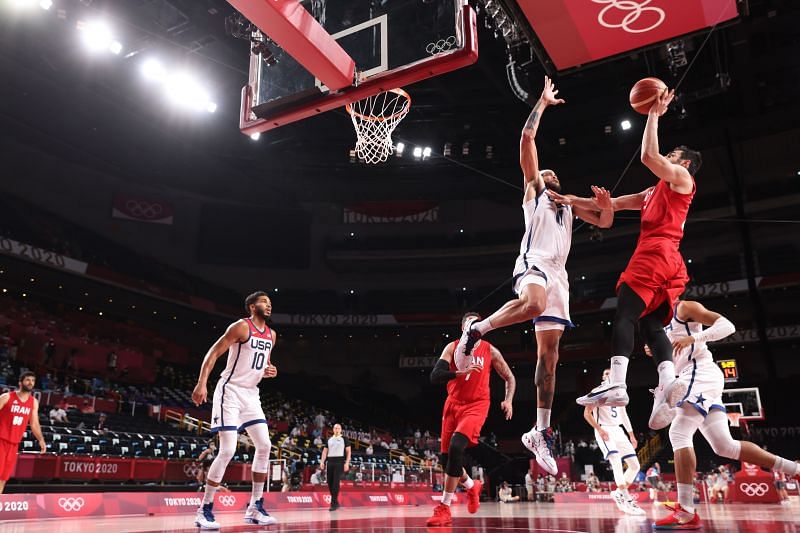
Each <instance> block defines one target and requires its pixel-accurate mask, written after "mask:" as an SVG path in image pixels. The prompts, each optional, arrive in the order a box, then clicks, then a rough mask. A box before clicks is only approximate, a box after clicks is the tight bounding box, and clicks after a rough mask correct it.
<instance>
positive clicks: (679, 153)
mask: <svg viewBox="0 0 800 533" xmlns="http://www.w3.org/2000/svg"><path fill="white" fill-rule="evenodd" d="M673 96H674V91H667V90H665V91H664V92H663V93H662V94H661V95H660V96H659V97H658V99H657V100H656V101H655V102H654V103H653V106H652V107H651V108H650V112H649V114H648V117H647V125H646V126H645V131H644V136H643V137H642V163H644V165H645V166H646V167H647V168H648V169H650V171H651V172H652V173H653V174H655V175H656V177H657V178H658V180H659V181H658V183H657V184H656V185H655V186H654V187H650V188H648V189H645V190H644V191H642V192H640V193H638V194H632V195H628V196H621V197H619V198H614V199H612V205H613V207H614V210H615V211H619V210H622V209H628V210H639V211H641V212H642V222H641V232H640V234H639V241H638V242H637V244H636V250H635V251H634V253H633V256H632V257H631V260H630V262H628V266H627V268H626V269H625V271H624V272H623V273H622V275H621V276H620V278H619V281H618V282H617V296H618V299H617V312H616V316H615V317H614V327H613V330H612V345H613V350H614V352H613V353H612V357H611V381H610V383H609V384H608V386H607V387H604V388H603V389H600V390H595V391H593V392H590V393H589V394H587V395H585V396H582V397H580V398H578V400H577V402H578V403H579V404H580V405H588V406H596V405H612V406H613V405H617V406H620V405H627V404H628V393H627V391H626V388H627V386H626V384H625V377H626V374H627V370H628V360H629V358H630V356H631V353H632V352H633V347H634V331H635V329H636V325H637V322H638V323H639V330H640V332H641V334H642V337H643V339H644V341H645V343H646V344H648V345H649V346H650V350H651V351H652V352H653V360H654V361H655V363H656V365H658V378H659V380H658V381H659V384H658V387H656V389H655V391H654V392H655V401H654V404H653V410H652V412H651V414H650V421H649V426H650V428H651V429H662V428H664V427H666V426H668V425H669V423H670V422H671V421H672V419H673V418H674V416H675V411H674V410H672V407H674V406H675V404H676V403H677V402H678V401H680V400H681V398H682V397H683V395H684V394H685V393H686V386H685V385H684V384H683V383H682V382H681V381H679V380H676V379H675V365H674V363H673V361H672V345H671V344H670V342H669V340H668V339H667V336H666V334H665V333H664V330H663V327H664V326H666V325H667V324H669V322H670V320H671V319H672V312H673V311H672V303H673V302H674V301H675V299H676V298H677V297H678V296H679V295H680V294H682V293H683V291H684V289H685V287H686V282H687V281H688V280H689V277H688V276H687V274H686V266H685V265H684V262H683V257H681V254H680V251H679V249H678V248H679V246H680V242H681V239H682V238H683V226H684V223H685V222H686V216H687V214H688V212H689V206H690V205H691V203H692V199H693V198H694V194H695V191H696V187H695V182H694V175H695V174H696V173H697V171H698V170H699V168H700V165H701V163H702V158H701V156H700V153H699V152H696V151H694V150H692V149H690V148H687V147H686V146H679V147H677V148H675V149H673V150H672V151H671V152H670V153H669V154H667V155H666V157H665V156H662V155H661V154H660V153H659V148H658V119H659V117H660V116H661V115H663V114H664V113H665V112H666V111H667V108H668V106H669V103H670V102H671V101H672V98H673ZM551 196H552V195H551ZM576 200H578V202H577V203H578V204H579V205H582V204H583V203H591V202H592V200H591V199H576Z"/></svg>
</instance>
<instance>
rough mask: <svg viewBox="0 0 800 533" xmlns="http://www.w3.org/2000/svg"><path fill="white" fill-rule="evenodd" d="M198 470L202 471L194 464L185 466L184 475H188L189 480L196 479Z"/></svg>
mask: <svg viewBox="0 0 800 533" xmlns="http://www.w3.org/2000/svg"><path fill="white" fill-rule="evenodd" d="M198 470H200V468H199V467H198V466H197V465H196V464H194V463H186V464H185V465H183V473H184V474H186V477H188V478H196V477H197V472H198Z"/></svg>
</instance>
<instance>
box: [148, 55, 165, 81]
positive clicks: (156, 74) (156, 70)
mask: <svg viewBox="0 0 800 533" xmlns="http://www.w3.org/2000/svg"><path fill="white" fill-rule="evenodd" d="M142 75H143V76H144V77H145V78H147V79H148V80H154V81H164V78H166V75H167V73H166V71H165V70H164V65H162V64H161V62H160V61H159V60H158V59H152V58H151V59H147V60H145V62H144V63H142Z"/></svg>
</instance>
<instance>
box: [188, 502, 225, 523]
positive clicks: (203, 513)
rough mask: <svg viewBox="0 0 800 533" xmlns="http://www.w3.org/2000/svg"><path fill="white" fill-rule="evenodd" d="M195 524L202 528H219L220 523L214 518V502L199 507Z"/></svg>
mask: <svg viewBox="0 0 800 533" xmlns="http://www.w3.org/2000/svg"><path fill="white" fill-rule="evenodd" d="M194 525H196V526H197V527H199V528H200V529H219V523H217V521H216V520H214V504H213V503H206V504H204V505H203V506H202V507H200V508H199V509H197V515H196V516H195V517H194Z"/></svg>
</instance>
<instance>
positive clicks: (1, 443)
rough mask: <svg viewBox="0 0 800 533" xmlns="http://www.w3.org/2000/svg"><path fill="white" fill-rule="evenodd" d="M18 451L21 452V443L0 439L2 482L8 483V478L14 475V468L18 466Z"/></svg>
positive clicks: (0, 475)
mask: <svg viewBox="0 0 800 533" xmlns="http://www.w3.org/2000/svg"><path fill="white" fill-rule="evenodd" d="M17 450H19V443H13V442H8V441H7V440H3V439H0V480H2V481H8V478H10V477H11V474H13V473H14V466H15V465H16V464H17Z"/></svg>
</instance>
